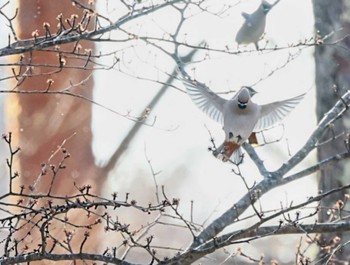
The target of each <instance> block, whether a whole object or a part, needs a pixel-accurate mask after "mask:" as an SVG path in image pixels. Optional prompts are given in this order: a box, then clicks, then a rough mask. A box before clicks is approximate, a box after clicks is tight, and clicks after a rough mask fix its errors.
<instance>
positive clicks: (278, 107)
mask: <svg viewBox="0 0 350 265" xmlns="http://www.w3.org/2000/svg"><path fill="white" fill-rule="evenodd" d="M304 97H305V94H301V95H299V96H296V97H294V98H290V99H286V100H282V101H277V102H273V103H270V104H266V105H262V106H261V114H260V116H261V117H260V119H259V120H258V122H257V123H256V125H255V127H254V130H253V131H254V132H258V131H262V130H265V129H267V128H270V127H271V126H273V125H275V124H276V123H278V122H280V121H282V120H283V119H284V118H285V117H286V116H287V115H288V114H289V112H291V111H292V110H293V109H294V108H295V107H296V106H297V105H298V104H299V102H300V101H301V100H302V99H303V98H304Z"/></svg>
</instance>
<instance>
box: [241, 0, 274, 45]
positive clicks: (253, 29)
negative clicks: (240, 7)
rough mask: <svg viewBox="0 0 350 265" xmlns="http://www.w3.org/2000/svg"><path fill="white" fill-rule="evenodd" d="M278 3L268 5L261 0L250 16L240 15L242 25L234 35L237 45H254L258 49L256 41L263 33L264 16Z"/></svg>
mask: <svg viewBox="0 0 350 265" xmlns="http://www.w3.org/2000/svg"><path fill="white" fill-rule="evenodd" d="M279 1H280V0H278V1H276V2H275V3H274V4H269V3H268V2H266V1H265V0H262V1H261V4H260V5H259V7H258V8H257V9H256V10H255V11H254V12H253V13H252V14H247V13H245V12H243V13H242V16H243V17H244V23H243V25H242V26H241V28H240V29H239V30H238V32H237V35H236V42H237V43H238V45H240V44H249V43H254V44H255V47H256V49H259V46H258V41H259V40H260V38H261V36H262V35H263V34H264V32H265V26H266V16H267V14H268V13H269V11H270V10H271V8H272V7H273V6H274V5H276V4H277V3H278V2H279Z"/></svg>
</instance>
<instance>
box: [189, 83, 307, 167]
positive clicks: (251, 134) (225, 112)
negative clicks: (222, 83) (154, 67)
mask: <svg viewBox="0 0 350 265" xmlns="http://www.w3.org/2000/svg"><path fill="white" fill-rule="evenodd" d="M182 82H183V84H184V86H185V87H186V91H187V94H188V95H189V96H190V97H191V99H192V101H193V102H194V103H195V104H196V105H197V107H198V108H199V109H201V110H202V111H203V112H204V113H206V114H207V115H208V116H209V117H210V118H212V119H213V120H215V121H217V122H218V123H220V124H221V125H222V126H223V130H224V132H225V140H224V142H223V144H222V145H221V146H219V147H218V148H217V149H216V150H214V152H213V154H214V155H215V156H216V157H218V158H221V159H222V160H223V161H224V162H226V161H228V160H230V159H232V162H234V163H235V164H240V163H241V162H242V160H243V153H242V150H241V148H240V147H241V145H242V144H243V143H244V142H245V141H247V140H249V142H250V143H255V144H257V140H256V135H255V133H256V132H260V131H262V130H265V129H268V128H270V127H272V126H273V125H275V124H276V123H278V122H280V121H281V120H282V119H283V118H285V117H286V116H287V115H288V113H289V112H290V111H291V110H293V109H294V108H295V107H296V106H297V105H298V104H299V102H300V101H301V100H302V99H303V98H304V96H305V93H304V94H301V95H298V96H296V97H293V98H290V99H286V100H282V101H276V102H273V103H269V104H265V105H258V104H256V103H254V102H253V101H252V97H253V96H254V94H256V91H255V90H254V89H253V88H251V87H247V86H244V87H242V88H241V89H240V90H239V91H238V92H237V93H236V94H235V95H234V96H233V98H231V99H224V98H222V97H220V96H219V95H217V94H215V93H214V92H213V91H212V90H210V89H209V88H208V87H207V86H206V85H204V84H202V83H199V82H197V81H195V80H190V79H189V78H187V77H185V76H183V78H182Z"/></svg>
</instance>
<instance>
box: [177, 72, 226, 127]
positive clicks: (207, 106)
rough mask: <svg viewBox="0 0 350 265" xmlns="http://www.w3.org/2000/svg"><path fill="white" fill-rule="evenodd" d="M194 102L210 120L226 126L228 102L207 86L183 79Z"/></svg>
mask: <svg viewBox="0 0 350 265" xmlns="http://www.w3.org/2000/svg"><path fill="white" fill-rule="evenodd" d="M182 82H183V84H184V85H185V87H186V90H187V93H188V94H189V95H190V97H191V99H192V101H193V102H194V103H195V104H196V105H197V106H198V108H199V109H201V110H202V111H203V112H204V113H206V114H207V115H208V116H209V117H210V118H212V119H213V120H215V121H217V122H218V123H220V124H222V125H223V124H224V115H223V107H224V105H225V104H226V102H227V100H226V99H224V98H222V97H220V96H218V95H217V94H215V93H214V92H213V91H211V90H210V89H209V88H208V87H207V86H206V85H205V84H203V83H199V82H197V81H194V80H189V79H187V78H182Z"/></svg>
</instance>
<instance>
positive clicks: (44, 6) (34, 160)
mask: <svg viewBox="0 0 350 265" xmlns="http://www.w3.org/2000/svg"><path fill="white" fill-rule="evenodd" d="M79 2H81V3H83V4H86V5H87V6H88V5H89V3H88V2H89V1H88V0H86V1H85V0H80V1H79ZM18 8H19V9H18V11H19V12H18V16H17V20H16V23H17V24H16V30H17V34H18V38H19V39H29V38H32V34H33V32H35V31H36V30H37V31H38V34H39V36H42V35H45V30H44V29H43V24H44V23H45V22H47V23H49V25H50V31H51V33H55V32H56V31H57V27H56V25H57V24H58V20H57V16H58V15H59V14H60V13H62V17H63V19H66V18H71V15H73V14H76V15H78V17H79V18H81V17H82V10H81V9H79V8H77V7H75V6H74V5H72V2H71V1H70V0H59V1H53V0H52V1H48V0H20V1H18ZM79 44H80V45H81V46H82V49H81V50H82V52H83V51H84V49H93V47H94V46H93V44H92V43H91V42H90V43H88V42H84V41H82V42H80V43H79ZM74 45H75V44H68V45H62V46H60V47H57V48H58V49H59V50H61V51H72V50H73V47H74ZM50 49H51V50H53V49H54V48H50ZM62 57H63V59H64V61H65V65H64V67H63V68H62V69H61V71H60V72H59V73H52V74H48V73H50V72H53V71H55V70H58V69H59V68H52V67H44V66H42V65H55V66H58V65H59V56H58V53H57V52H53V51H51V52H49V51H33V52H32V53H27V54H24V62H26V63H31V64H33V65H41V66H32V67H31V68H28V67H22V70H21V71H22V72H23V73H24V72H25V71H27V73H29V74H32V75H33V76H32V77H27V78H25V79H24V81H23V82H22V83H21V84H20V86H19V87H18V88H17V89H18V90H26V91H32V90H45V89H46V88H47V87H48V83H47V80H48V79H52V80H53V84H52V86H51V87H50V90H62V89H64V88H67V87H69V86H70V85H72V84H77V83H79V82H81V81H83V80H87V81H86V82H84V83H82V84H81V85H79V86H77V87H74V88H71V89H70V91H72V92H74V93H76V94H81V95H84V96H86V97H88V98H91V97H92V87H93V81H92V79H91V78H88V77H89V76H90V75H91V71H90V70H81V69H72V68H67V67H74V66H78V67H83V66H84V64H85V61H84V60H83V59H78V58H75V57H74V56H66V55H65V54H64V53H62ZM16 71H19V69H16ZM7 113H8V119H7V129H8V131H11V132H13V138H14V139H18V145H19V146H20V147H21V152H20V155H19V168H20V170H19V172H20V174H21V176H20V178H18V180H17V181H16V182H15V186H14V189H19V186H20V185H24V186H25V192H26V193H30V191H29V188H28V187H29V186H33V185H34V183H35V182H36V180H37V176H38V175H39V173H40V172H41V163H45V162H47V160H48V158H49V157H50V156H51V155H52V153H53V152H54V151H55V150H57V146H58V145H60V144H61V143H62V142H63V140H64V139H67V138H70V137H71V136H72V135H73V134H75V136H74V137H71V138H70V139H69V140H68V141H67V142H66V144H65V145H64V147H65V148H66V149H67V151H68V152H69V153H70V155H71V157H70V158H69V159H68V160H66V161H65V166H66V169H64V170H62V171H60V173H59V174H58V176H57V177H56V179H55V181H54V183H53V188H52V192H51V194H55V195H60V196H64V195H70V194H73V193H76V192H77V189H76V187H75V186H74V183H76V185H77V186H82V185H84V184H90V185H91V186H92V189H91V192H93V193H99V191H100V188H101V184H102V181H101V179H98V177H99V175H100V172H99V168H98V167H96V166H95V163H94V156H93V152H92V131H91V113H92V106H91V104H90V103H88V102H86V101H83V100H81V99H78V98H74V97H69V96H64V95H48V94H46V95H38V94H37V95H24V94H17V95H11V96H9V97H8V99H7ZM61 158H62V155H61V154H60V153H58V154H57V155H56V156H55V157H54V158H53V159H52V160H51V161H50V164H55V165H57V163H58V161H59V160H60V159H61ZM49 172H50V170H48V174H47V175H45V176H43V177H41V179H40V180H39V181H38V183H37V185H36V187H35V191H34V193H46V192H47V191H48V187H49V185H50V183H51V175H50V173H49ZM74 214H75V215H74ZM74 214H73V215H72V216H70V219H71V220H79V214H81V213H79V211H76V212H75V213H74ZM84 216H86V213H85V214H84ZM77 222H79V221H77ZM56 229H57V236H58V237H60V238H62V236H63V233H62V229H58V228H56ZM60 233H61V234H62V236H60ZM36 236H38V235H35V234H34V235H33V234H32V235H31V237H32V239H33V241H28V242H27V243H28V244H32V247H36V246H35V244H36V243H37V241H36V238H35V237H36ZM80 238H81V237H80ZM79 241H80V239H79V240H77V242H79ZM97 245H98V240H91V241H90V243H89V244H88V245H87V246H86V247H87V248H88V249H90V250H92V249H94V248H95V247H96V246H97Z"/></svg>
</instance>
